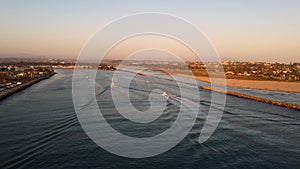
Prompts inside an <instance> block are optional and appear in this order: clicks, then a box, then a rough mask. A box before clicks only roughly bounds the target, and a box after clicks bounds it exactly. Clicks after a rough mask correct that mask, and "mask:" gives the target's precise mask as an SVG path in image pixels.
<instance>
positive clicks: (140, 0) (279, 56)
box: [0, 0, 300, 62]
mask: <svg viewBox="0 0 300 169" xmlns="http://www.w3.org/2000/svg"><path fill="white" fill-rule="evenodd" d="M0 3H1V4H0V37H1V38H0V56H2V57H3V56H4V57H5V56H53V57H60V58H76V57H77V56H78V54H79V52H80V50H81V48H82V47H83V45H84V44H85V42H86V41H87V40H88V38H89V37H90V36H92V35H93V33H95V31H97V30H98V29H99V28H101V27H102V26H104V25H105V24H107V23H109V22H110V21H112V20H114V19H117V18H120V17H122V16H125V15H129V14H133V13H139V12H163V13H169V14H172V15H176V16H179V17H182V18H185V19H186V20H188V21H189V22H191V23H192V24H194V25H195V26H197V27H198V28H199V29H200V30H201V31H202V32H203V33H204V34H206V35H207V37H208V38H209V39H210V40H211V42H212V43H213V45H214V46H215V48H216V49H217V51H218V53H219V55H220V56H221V58H224V59H231V60H241V61H282V62H289V61H292V62H300V10H299V9H300V1H299V0H226V1H225V0H224V1H222V0H219V1H208V0H206V1H200V0H151V1H150V0H148V1H146V0H135V1H134V0H127V1H126V0H118V1H117V0H105V1H104V0H103V1H100V0H99V1H96V0H95V1H93V0H86V1H83V0H82V1H79V0H43V1H42V0H18V1H17V0H1V1H0Z"/></svg>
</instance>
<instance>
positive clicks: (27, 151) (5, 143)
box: [0, 70, 300, 168]
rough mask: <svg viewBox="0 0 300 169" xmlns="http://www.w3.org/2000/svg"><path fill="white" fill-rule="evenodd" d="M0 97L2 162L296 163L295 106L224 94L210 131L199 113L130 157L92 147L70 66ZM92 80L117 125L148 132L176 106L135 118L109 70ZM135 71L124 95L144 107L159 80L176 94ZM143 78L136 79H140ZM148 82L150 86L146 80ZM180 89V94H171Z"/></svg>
mask: <svg viewBox="0 0 300 169" xmlns="http://www.w3.org/2000/svg"><path fill="white" fill-rule="evenodd" d="M57 72H58V74H57V75H55V76H54V77H52V78H50V79H48V80H45V81H42V82H40V83H38V84H36V85H34V86H32V87H30V88H28V89H26V90H24V91H22V92H20V93H17V94H15V95H13V96H11V97H9V98H7V99H5V100H4V101H2V102H0V138H1V139H0V168H299V167H300V160H299V159H300V112H299V111H296V110H292V109H287V108H283V107H278V106H274V105H269V104H265V103H259V102H255V101H252V100H245V99H241V98H236V97H232V96H228V97H227V100H226V108H225V111H224V114H223V117H222V121H221V122H220V125H219V126H218V128H217V130H216V131H215V133H214V134H213V135H212V137H210V138H209V140H208V141H207V142H205V143H204V144H199V143H198V142H197V141H198V137H199V133H200V130H201V128H202V125H203V123H204V121H203V119H201V118H199V119H197V121H196V123H195V125H194V127H193V129H192V130H191V131H190V132H189V134H188V135H187V136H186V137H185V139H184V140H182V141H181V142H180V144H178V145H177V146H175V147H174V148H173V149H171V150H169V151H167V152H165V153H163V154H161V155H158V156H155V157H150V158H145V159H130V158H125V157H119V156H117V155H114V154H111V153H109V152H107V151H105V150H103V149H102V148H100V147H98V146H97V145H96V144H95V143H94V142H93V141H92V140H90V139H89V137H88V136H87V135H86V134H85V132H84V131H83V129H82V128H81V126H80V124H79V122H78V119H77V116H76V113H75V111H74V107H73V102H72V88H71V87H72V85H71V83H72V71H68V70H66V71H62V70H58V71H57ZM100 74H102V75H101V78H100V79H99V80H98V81H97V85H96V86H97V91H99V95H98V96H97V100H98V104H99V105H100V106H99V107H100V108H101V110H103V112H104V116H105V118H106V120H107V121H108V122H109V123H110V124H111V126H112V127H114V128H115V129H116V130H119V131H120V132H122V133H124V134H127V135H130V136H134V137H149V136H153V135H156V134H158V133H160V132H163V131H164V130H166V129H167V128H168V127H169V126H170V125H171V124H172V122H173V121H174V120H175V119H176V115H177V113H178V110H177V109H178V108H176V107H175V106H172V105H168V107H167V108H166V110H165V111H164V113H163V114H162V116H161V117H160V118H159V119H158V120H155V121H154V122H153V123H151V124H150V126H147V125H146V124H135V123H133V122H130V121H128V120H126V119H124V118H121V117H120V115H119V114H118V113H117V112H116V110H115V109H114V107H113V105H112V103H111V100H110V96H109V93H108V92H103V93H101V90H102V89H105V88H106V87H107V86H108V85H109V84H110V81H109V80H110V77H111V75H112V72H109V71H106V72H101V73H100ZM147 78H149V77H147V76H136V78H135V81H134V82H133V83H132V85H131V94H130V98H131V101H132V103H133V105H134V106H135V107H136V108H137V109H139V110H145V109H147V107H149V104H148V103H149V102H148V101H147V97H146V94H147V91H148V90H150V89H152V88H157V87H160V88H162V89H168V90H169V91H171V92H173V93H174V94H177V93H176V91H177V88H178V86H176V84H175V83H174V81H170V80H156V81H155V78H153V79H151V82H152V84H151V85H149V83H148V82H147V83H143V85H142V84H141V82H144V81H146V79H147ZM140 85H141V86H140ZM147 85H148V86H147ZM200 94H201V103H200V104H201V108H202V110H203V111H206V110H208V109H209V105H210V92H209V91H202V90H200ZM177 95H178V94H177Z"/></svg>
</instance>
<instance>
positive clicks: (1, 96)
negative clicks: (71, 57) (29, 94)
mask: <svg viewBox="0 0 300 169" xmlns="http://www.w3.org/2000/svg"><path fill="white" fill-rule="evenodd" d="M55 74H56V73H55V72H54V73H51V74H49V75H47V76H45V77H40V78H38V79H34V80H32V81H29V82H26V83H24V84H21V85H19V86H16V87H14V88H12V89H9V90H8V91H5V92H2V93H0V101H2V100H4V99H5V98H7V97H9V96H11V95H13V94H15V93H18V92H20V91H22V90H25V89H27V88H28V87H30V86H32V85H34V84H36V83H38V82H40V81H43V80H46V79H49V78H50V77H52V76H53V75H55Z"/></svg>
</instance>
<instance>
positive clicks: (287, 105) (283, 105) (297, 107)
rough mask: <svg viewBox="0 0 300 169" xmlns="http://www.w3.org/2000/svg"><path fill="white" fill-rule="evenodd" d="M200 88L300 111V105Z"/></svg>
mask: <svg viewBox="0 0 300 169" xmlns="http://www.w3.org/2000/svg"><path fill="white" fill-rule="evenodd" d="M200 88H201V89H204V90H208V91H213V92H217V93H222V94H226V95H230V96H234V97H239V98H243V99H248V100H254V101H257V102H262V103H268V104H272V105H276V106H281V107H286V108H290V109H295V110H300V105H296V104H291V103H286V102H280V101H276V100H270V99H266V98H262V97H257V96H252V95H248V94H242V93H238V92H231V91H227V90H221V89H216V88H211V87H209V86H201V87H200Z"/></svg>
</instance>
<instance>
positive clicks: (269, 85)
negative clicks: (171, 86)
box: [164, 70, 300, 93]
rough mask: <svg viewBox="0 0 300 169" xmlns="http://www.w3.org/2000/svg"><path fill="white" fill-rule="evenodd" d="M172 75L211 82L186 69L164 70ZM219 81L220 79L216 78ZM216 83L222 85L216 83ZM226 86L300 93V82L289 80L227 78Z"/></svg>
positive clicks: (207, 78)
mask: <svg viewBox="0 0 300 169" xmlns="http://www.w3.org/2000/svg"><path fill="white" fill-rule="evenodd" d="M164 71H166V72H167V73H170V74H172V75H177V76H182V77H188V78H194V79H196V80H200V81H203V82H207V83H210V79H209V77H207V76H192V75H189V74H186V73H185V72H184V71H182V72H180V71H177V70H176V71H175V70H174V71H172V70H164ZM216 81H218V80H216ZM215 84H216V85H220V84H218V83H215ZM226 86H231V87H238V88H248V89H258V90H272V91H283V92H294V93H300V82H287V81H271V80H269V81H267V80H265V81H264V80H241V79H226Z"/></svg>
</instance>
